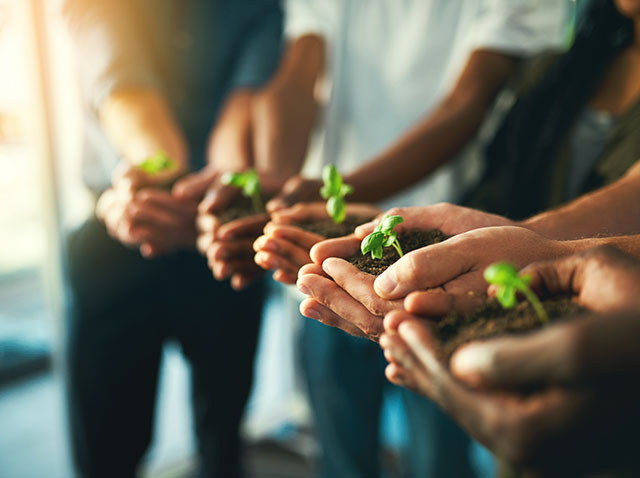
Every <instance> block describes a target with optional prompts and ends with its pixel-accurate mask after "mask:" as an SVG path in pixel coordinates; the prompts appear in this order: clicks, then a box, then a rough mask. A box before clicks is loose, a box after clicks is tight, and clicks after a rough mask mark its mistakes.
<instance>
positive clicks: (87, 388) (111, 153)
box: [64, 0, 282, 478]
mask: <svg viewBox="0 0 640 478" xmlns="http://www.w3.org/2000/svg"><path fill="white" fill-rule="evenodd" d="M64 13H65V15H66V18H67V20H68V24H69V28H70V30H71V33H72V35H73V38H74V40H75V43H76V46H77V47H78V57H79V60H80V61H79V67H80V74H81V78H82V87H83V91H84V93H85V96H86V100H87V113H88V114H87V124H88V129H87V133H88V134H87V140H88V141H87V144H86V151H85V158H84V167H83V174H84V179H85V181H86V183H87V185H88V187H89V188H90V189H91V190H92V191H93V193H94V194H95V196H96V197H100V199H99V201H98V207H97V211H96V213H97V215H98V217H99V219H98V218H97V217H95V216H94V217H92V218H90V219H89V220H88V221H87V222H86V223H85V224H84V225H83V226H82V227H81V228H80V229H79V230H77V231H75V232H74V233H73V234H72V235H71V237H70V238H69V240H68V252H67V254H68V276H69V290H70V295H71V304H70V306H71V307H70V313H69V315H68V321H67V343H66V367H67V378H68V399H69V415H70V421H71V436H72V448H73V454H74V459H75V465H76V468H77V472H78V474H79V475H80V476H90V477H99V476H104V477H129V476H135V475H136V473H137V469H138V467H139V465H140V462H141V459H142V457H143V455H144V453H145V450H146V449H147V447H148V446H149V443H150V440H151V435H152V424H153V416H154V413H153V412H154V404H155V398H156V389H157V381H158V371H159V365H160V358H161V356H162V347H163V344H164V343H165V342H166V341H167V340H169V339H175V340H177V341H178V343H179V344H180V345H181V347H182V351H183V353H184V355H185V357H186V358H187V359H188V361H189V363H190V368H191V382H192V390H191V391H192V405H193V415H194V428H195V435H196V441H197V451H198V458H199V460H198V462H199V467H200V472H201V474H202V476H211V477H213V476H217V477H225V478H226V477H232V476H240V475H241V474H242V466H241V461H240V440H239V434H238V428H239V423H240V419H241V416H242V413H243V408H244V404H245V402H246V399H247V396H248V393H249V388H250V385H251V380H252V368H253V359H254V352H255V346H256V338H257V332H258V326H259V319H260V313H261V306H262V295H263V291H262V284H261V283H260V282H257V283H255V284H254V285H253V286H252V287H251V288H249V289H247V290H246V291H243V292H242V293H235V292H234V291H233V290H232V289H231V286H230V285H229V284H228V283H226V282H216V281H215V280H214V279H213V278H212V277H211V274H210V272H209V270H208V269H207V266H206V262H205V261H204V260H203V258H202V257H200V256H199V255H198V254H197V252H196V251H195V250H193V249H194V244H195V239H196V229H195V218H196V212H197V204H198V202H199V200H200V199H201V197H202V195H203V194H204V192H205V185H208V184H209V180H210V178H212V177H214V176H215V175H216V174H217V171H219V170H224V169H225V168H227V169H233V168H237V167H248V166H250V164H247V163H246V161H249V159H250V158H246V157H244V156H243V155H242V154H240V153H241V152H242V151H243V149H244V148H245V144H246V141H247V136H248V131H250V130H251V128H250V124H251V100H252V98H253V92H254V90H255V89H256V88H258V87H259V86H260V85H262V84H263V83H264V82H265V81H266V80H267V79H268V78H269V76H270V75H271V73H272V71H273V70H274V69H275V67H276V65H277V62H278V59H279V55H280V47H281V31H282V14H281V11H280V8H279V4H278V2H277V0H248V1H244V2H234V1H218V2H212V1H206V0H188V1H171V0H162V1H157V0H109V1H107V2H105V1H97V0H66V1H65V5H64ZM159 151H162V152H164V153H165V154H166V155H167V156H168V157H169V158H170V163H169V167H168V168H167V170H160V171H157V172H155V173H153V172H146V171H145V170H144V169H142V167H141V166H142V163H143V161H144V160H145V159H146V158H148V157H150V156H152V155H155V154H156V153H158V152H159ZM207 163H208V164H209V166H208V167H207V168H204V169H202V170H201V172H199V173H193V174H195V175H192V176H187V177H184V175H188V174H189V173H192V172H194V171H198V170H200V169H201V168H203V167H204V166H205V164H207ZM238 163H240V166H238ZM216 168H218V169H216ZM173 183H175V185H174V186H173V188H174V190H173V191H172V190H171V185H172V184H173ZM185 190H188V192H189V194H186V193H185ZM229 357H233V365H232V366H229V367H220V366H219V364H220V363H223V362H228V359H229Z"/></svg>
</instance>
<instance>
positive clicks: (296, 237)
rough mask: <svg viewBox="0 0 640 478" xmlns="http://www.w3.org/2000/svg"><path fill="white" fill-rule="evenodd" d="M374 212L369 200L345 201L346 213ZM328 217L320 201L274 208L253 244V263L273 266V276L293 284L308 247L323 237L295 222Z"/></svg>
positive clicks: (266, 266)
mask: <svg viewBox="0 0 640 478" xmlns="http://www.w3.org/2000/svg"><path fill="white" fill-rule="evenodd" d="M378 212H379V210H378V209H377V208H376V207H374V206H371V205H369V204H348V205H347V214H350V215H358V216H373V215H375V214H377V213H378ZM328 218H329V216H328V214H327V211H326V204H325V203H324V202H316V203H299V204H296V205H295V206H293V207H291V208H288V209H282V210H279V211H276V212H274V213H273V214H272V215H271V221H270V222H269V223H267V225H266V226H265V228H264V234H263V235H262V236H260V237H259V238H258V239H257V240H256V242H255V243H254V244H253V248H254V250H255V251H256V255H255V261H256V264H258V265H259V266H260V267H262V268H263V269H267V270H272V269H275V273H274V275H273V277H274V279H276V280H278V281H280V282H284V283H287V284H294V283H295V281H296V277H297V276H298V270H299V269H300V267H302V266H303V265H305V264H308V263H310V262H311V258H310V256H309V250H310V249H311V248H312V247H313V246H314V245H315V244H316V243H318V242H320V241H322V240H323V239H324V237H322V236H321V235H319V234H315V233H313V232H309V231H305V230H303V229H301V228H299V227H297V226H296V225H295V224H296V223H300V222H303V221H310V220H326V219H328Z"/></svg>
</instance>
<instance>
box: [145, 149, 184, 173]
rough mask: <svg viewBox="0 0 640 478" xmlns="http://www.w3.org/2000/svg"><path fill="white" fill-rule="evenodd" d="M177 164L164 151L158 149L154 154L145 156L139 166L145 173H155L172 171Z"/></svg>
mask: <svg viewBox="0 0 640 478" xmlns="http://www.w3.org/2000/svg"><path fill="white" fill-rule="evenodd" d="M176 166H177V164H176V162H175V161H174V160H173V159H171V158H170V157H169V155H168V154H167V153H165V152H164V151H157V152H156V153H155V154H153V155H152V156H149V157H148V158H145V160H144V161H142V162H141V163H140V164H139V165H138V167H139V168H140V169H142V170H143V171H144V172H145V173H147V174H151V175H155V174H160V173H163V172H166V171H171V170H172V169H175V168H176Z"/></svg>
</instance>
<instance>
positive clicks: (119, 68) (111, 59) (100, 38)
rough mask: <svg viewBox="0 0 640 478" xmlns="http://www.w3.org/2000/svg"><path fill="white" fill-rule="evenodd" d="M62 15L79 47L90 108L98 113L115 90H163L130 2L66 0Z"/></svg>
mask: <svg viewBox="0 0 640 478" xmlns="http://www.w3.org/2000/svg"><path fill="white" fill-rule="evenodd" d="M63 14H64V17H65V19H66V21H67V24H68V26H69V31H70V33H71V35H72V38H73V40H74V43H75V45H76V48H77V53H78V58H79V59H80V61H79V73H80V77H81V83H82V87H83V92H84V95H85V97H86V101H87V102H88V104H89V106H90V107H91V108H92V109H94V110H97V109H98V108H99V107H100V105H101V104H102V103H103V101H104V100H105V99H106V98H107V97H108V96H109V95H110V94H111V93H112V92H113V91H115V90H117V89H121V88H130V87H148V88H161V84H160V82H159V81H158V78H157V75H156V73H155V71H154V68H153V65H152V63H151V62H150V60H149V58H150V56H149V54H148V51H146V47H145V45H144V43H143V41H142V38H140V36H139V33H138V32H139V28H137V25H136V21H135V10H134V9H133V8H132V6H131V2H129V1H128V0H108V1H105V0H66V1H65V2H64V4H63Z"/></svg>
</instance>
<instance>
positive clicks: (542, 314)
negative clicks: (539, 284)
mask: <svg viewBox="0 0 640 478" xmlns="http://www.w3.org/2000/svg"><path fill="white" fill-rule="evenodd" d="M520 291H521V292H522V293H523V294H524V296H525V297H526V298H527V300H528V301H529V303H530V304H531V306H532V307H533V310H535V311H536V315H537V316H538V318H539V319H540V322H542V323H543V324H548V323H549V316H548V315H547V311H546V310H544V307H543V306H542V303H541V302H540V299H538V296H537V295H535V294H534V293H533V292H532V291H531V289H529V288H528V287H526V288H522V289H520Z"/></svg>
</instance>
